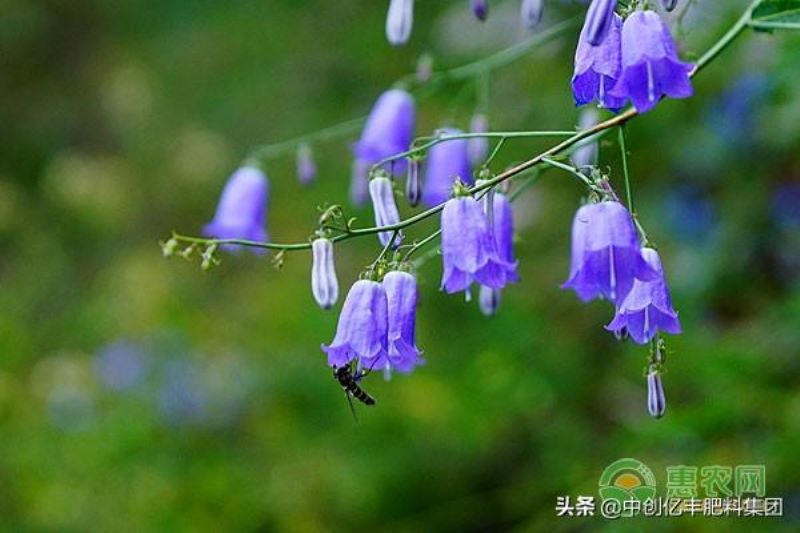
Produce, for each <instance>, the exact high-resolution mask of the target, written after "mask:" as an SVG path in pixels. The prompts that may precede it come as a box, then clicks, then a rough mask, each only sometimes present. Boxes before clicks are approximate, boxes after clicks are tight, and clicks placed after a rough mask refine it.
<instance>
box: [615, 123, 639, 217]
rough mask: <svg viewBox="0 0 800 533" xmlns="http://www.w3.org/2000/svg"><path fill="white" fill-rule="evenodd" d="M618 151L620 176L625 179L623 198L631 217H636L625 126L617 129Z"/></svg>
mask: <svg viewBox="0 0 800 533" xmlns="http://www.w3.org/2000/svg"><path fill="white" fill-rule="evenodd" d="M618 131H619V149H620V152H621V153H622V174H623V176H624V177H625V196H627V197H628V211H630V212H631V215H633V216H634V217H636V209H634V205H633V190H632V189H631V176H630V172H629V171H628V143H627V132H626V131H625V124H622V125H620V127H619V130H618Z"/></svg>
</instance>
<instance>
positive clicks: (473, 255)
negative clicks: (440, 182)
mask: <svg viewBox="0 0 800 533" xmlns="http://www.w3.org/2000/svg"><path fill="white" fill-rule="evenodd" d="M442 266H443V274H442V288H443V289H444V290H445V291H446V292H447V293H448V294H453V293H456V292H459V291H466V290H468V289H469V287H470V285H471V284H472V283H473V282H478V283H480V284H481V285H486V286H487V287H491V288H493V289H502V288H503V287H505V286H506V284H507V283H509V282H512V281H516V280H517V265H516V264H515V263H510V262H508V261H505V260H504V259H502V258H501V256H500V254H499V253H498V250H497V244H496V242H495V238H494V235H492V232H491V230H490V228H489V223H488V221H487V220H486V215H484V213H483V209H482V208H481V204H480V203H478V202H477V201H476V200H475V199H474V198H472V197H470V196H459V197H457V198H452V199H450V200H448V201H447V203H446V204H445V205H444V210H443V211H442Z"/></svg>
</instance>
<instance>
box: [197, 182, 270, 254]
mask: <svg viewBox="0 0 800 533" xmlns="http://www.w3.org/2000/svg"><path fill="white" fill-rule="evenodd" d="M268 197H269V182H268V181H267V176H266V175H264V173H263V172H262V171H261V170H259V169H257V168H255V167H242V168H240V169H239V170H237V171H236V172H234V173H233V175H232V176H231V177H230V178H229V179H228V183H226V184H225V188H224V189H223V190H222V196H221V197H220V200H219V204H218V206H217V212H216V214H215V215H214V220H212V221H211V222H210V223H209V224H206V226H205V227H204V228H203V233H204V234H205V235H207V236H209V237H214V238H217V239H248V240H252V241H266V240H267V239H268V236H267V232H266V230H265V229H264V223H265V218H266V210H267V200H268Z"/></svg>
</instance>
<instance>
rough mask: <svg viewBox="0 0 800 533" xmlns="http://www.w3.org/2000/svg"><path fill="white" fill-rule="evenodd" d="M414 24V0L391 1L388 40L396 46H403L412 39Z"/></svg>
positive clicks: (387, 21) (387, 23)
mask: <svg viewBox="0 0 800 533" xmlns="http://www.w3.org/2000/svg"><path fill="white" fill-rule="evenodd" d="M413 24H414V0H389V12H388V13H387V14H386V38H387V39H388V40H389V43H391V44H392V45H394V46H401V45H404V44H406V43H407V42H408V38H409V37H411V27H412V25H413Z"/></svg>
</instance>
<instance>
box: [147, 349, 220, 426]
mask: <svg viewBox="0 0 800 533" xmlns="http://www.w3.org/2000/svg"><path fill="white" fill-rule="evenodd" d="M206 392H207V391H206V390H205V387H204V385H203V379H202V375H201V372H200V369H199V368H198V365H197V364H196V363H194V362H193V361H191V360H187V359H177V360H174V361H170V362H169V363H168V365H167V368H166V376H165V380H164V383H163V385H162V387H161V389H160V390H159V399H158V404H159V410H160V412H161V415H162V416H163V417H164V418H165V419H166V420H167V422H168V423H169V424H171V425H174V426H189V425H196V424H200V423H202V422H205V421H206V417H207V414H208V396H207V394H206Z"/></svg>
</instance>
